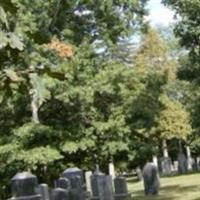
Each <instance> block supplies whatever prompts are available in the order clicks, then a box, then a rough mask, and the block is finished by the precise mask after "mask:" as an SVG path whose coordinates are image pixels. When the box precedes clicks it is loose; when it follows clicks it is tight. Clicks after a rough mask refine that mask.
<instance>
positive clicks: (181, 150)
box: [178, 140, 183, 153]
mask: <svg viewBox="0 0 200 200" xmlns="http://www.w3.org/2000/svg"><path fill="white" fill-rule="evenodd" d="M178 145H179V153H183V147H182V142H181V140H179V141H178Z"/></svg>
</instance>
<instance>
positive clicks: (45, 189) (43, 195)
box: [38, 184, 50, 200]
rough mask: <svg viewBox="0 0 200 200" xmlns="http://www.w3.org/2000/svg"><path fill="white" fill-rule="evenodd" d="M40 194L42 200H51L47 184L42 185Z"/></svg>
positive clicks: (39, 188) (39, 190)
mask: <svg viewBox="0 0 200 200" xmlns="http://www.w3.org/2000/svg"><path fill="white" fill-rule="evenodd" d="M38 193H39V194H40V195H41V200H50V197H49V187H48V185H47V184H40V185H39V187H38Z"/></svg>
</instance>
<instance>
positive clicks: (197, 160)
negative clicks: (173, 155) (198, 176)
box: [196, 157, 200, 171]
mask: <svg viewBox="0 0 200 200" xmlns="http://www.w3.org/2000/svg"><path fill="white" fill-rule="evenodd" d="M196 163H197V170H198V171H200V157H197V158H196Z"/></svg>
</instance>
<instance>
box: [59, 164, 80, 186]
mask: <svg viewBox="0 0 200 200" xmlns="http://www.w3.org/2000/svg"><path fill="white" fill-rule="evenodd" d="M62 176H63V177H64V178H68V179H69V180H70V181H71V178H73V177H75V176H79V177H80V179H81V183H82V184H83V183H84V177H83V171H82V170H81V169H79V168H77V167H72V168H68V169H66V170H65V171H64V172H63V174H62Z"/></svg>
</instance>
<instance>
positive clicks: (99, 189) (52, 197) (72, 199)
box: [9, 168, 131, 200]
mask: <svg viewBox="0 0 200 200" xmlns="http://www.w3.org/2000/svg"><path fill="white" fill-rule="evenodd" d="M85 175H86V177H85V180H86V185H87V187H86V185H85V180H84V173H83V171H82V170H80V169H78V168H69V169H67V170H65V171H64V172H63V173H62V176H61V178H59V179H58V180H57V181H56V187H55V188H53V189H50V188H49V187H48V185H47V184H39V183H38V179H37V177H36V176H35V175H33V174H31V173H29V172H22V173H18V174H16V175H15V176H14V177H13V178H12V180H11V192H12V197H11V198H10V199H9V200H128V199H130V197H131V195H130V194H129V193H128V190H127V183H126V180H125V178H124V177H122V176H118V177H116V178H115V179H114V182H113V180H112V177H111V176H108V175H105V174H103V173H94V174H92V173H91V172H87V173H86V174H85ZM113 186H114V187H113Z"/></svg>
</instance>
